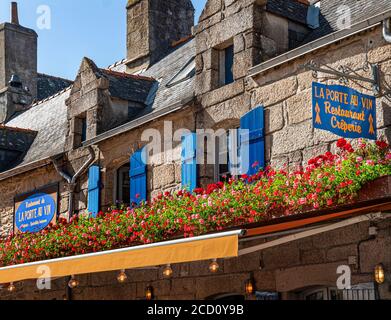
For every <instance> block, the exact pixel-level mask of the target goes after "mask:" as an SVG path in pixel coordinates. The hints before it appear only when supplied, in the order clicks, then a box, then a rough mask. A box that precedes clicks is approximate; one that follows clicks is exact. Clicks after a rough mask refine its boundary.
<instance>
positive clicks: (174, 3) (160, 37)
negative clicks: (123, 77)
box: [126, 0, 194, 72]
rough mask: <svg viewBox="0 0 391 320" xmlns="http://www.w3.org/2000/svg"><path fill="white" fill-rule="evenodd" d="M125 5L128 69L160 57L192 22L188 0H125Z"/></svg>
mask: <svg viewBox="0 0 391 320" xmlns="http://www.w3.org/2000/svg"><path fill="white" fill-rule="evenodd" d="M126 9H127V59H128V61H129V62H128V64H127V65H128V71H129V72H136V71H138V70H141V69H144V68H146V67H148V66H149V65H151V64H153V63H155V62H157V61H158V60H160V59H161V58H162V57H164V56H165V55H166V54H167V53H168V52H169V50H170V48H171V44H172V43H173V42H175V41H178V40H180V39H182V38H185V37H188V36H190V35H191V32H192V27H193V26H194V7H193V5H192V2H191V0H128V4H127V7H126Z"/></svg>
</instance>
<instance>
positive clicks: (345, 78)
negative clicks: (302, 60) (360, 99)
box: [304, 61, 380, 95]
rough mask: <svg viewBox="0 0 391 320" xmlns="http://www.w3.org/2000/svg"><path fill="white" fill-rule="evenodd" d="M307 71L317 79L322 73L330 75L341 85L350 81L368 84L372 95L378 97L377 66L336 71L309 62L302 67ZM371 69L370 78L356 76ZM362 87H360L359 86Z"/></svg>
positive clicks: (378, 79) (340, 67) (339, 68)
mask: <svg viewBox="0 0 391 320" xmlns="http://www.w3.org/2000/svg"><path fill="white" fill-rule="evenodd" d="M304 67H305V68H306V69H307V70H312V71H313V73H312V76H313V77H314V78H316V79H318V73H319V72H321V73H324V74H327V75H332V76H334V77H335V78H334V79H338V80H339V81H340V82H342V83H345V84H346V83H348V82H349V80H351V81H360V82H366V83H370V84H371V86H372V90H373V93H374V94H375V95H379V93H380V76H379V66H378V65H377V64H367V65H365V66H364V67H362V68H360V69H359V70H353V69H351V68H350V67H348V66H339V67H338V69H334V68H332V67H330V66H327V65H324V66H320V65H319V64H317V63H316V62H314V61H310V62H308V63H307V64H305V65H304ZM369 68H370V69H371V74H372V77H371V78H367V77H363V76H361V75H359V74H358V71H360V70H362V71H368V70H369ZM361 87H362V86H361Z"/></svg>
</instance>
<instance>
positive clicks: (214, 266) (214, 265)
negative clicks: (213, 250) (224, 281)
mask: <svg viewBox="0 0 391 320" xmlns="http://www.w3.org/2000/svg"><path fill="white" fill-rule="evenodd" d="M219 269H220V266H219V264H218V263H217V259H213V260H212V262H211V263H210V265H209V270H210V272H212V273H216V272H217V271H219Z"/></svg>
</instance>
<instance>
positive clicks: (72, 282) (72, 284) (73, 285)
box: [68, 276, 79, 289]
mask: <svg viewBox="0 0 391 320" xmlns="http://www.w3.org/2000/svg"><path fill="white" fill-rule="evenodd" d="M78 285H79V281H77V280H76V278H75V276H71V280H69V282H68V286H69V288H71V289H74V288H76V287H77V286H78Z"/></svg>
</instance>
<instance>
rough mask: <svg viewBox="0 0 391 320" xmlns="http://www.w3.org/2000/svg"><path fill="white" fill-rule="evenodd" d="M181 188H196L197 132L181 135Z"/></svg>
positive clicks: (191, 189)
mask: <svg viewBox="0 0 391 320" xmlns="http://www.w3.org/2000/svg"><path fill="white" fill-rule="evenodd" d="M182 188H187V189H188V190H190V191H193V190H194V189H195V188H197V134H196V133H190V134H187V135H185V136H183V137H182Z"/></svg>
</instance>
